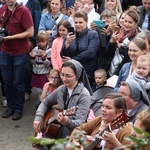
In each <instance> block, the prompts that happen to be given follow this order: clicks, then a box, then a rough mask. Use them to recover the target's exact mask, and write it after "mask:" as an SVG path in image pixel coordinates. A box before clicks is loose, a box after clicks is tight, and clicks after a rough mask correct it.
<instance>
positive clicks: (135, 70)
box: [0, 0, 150, 149]
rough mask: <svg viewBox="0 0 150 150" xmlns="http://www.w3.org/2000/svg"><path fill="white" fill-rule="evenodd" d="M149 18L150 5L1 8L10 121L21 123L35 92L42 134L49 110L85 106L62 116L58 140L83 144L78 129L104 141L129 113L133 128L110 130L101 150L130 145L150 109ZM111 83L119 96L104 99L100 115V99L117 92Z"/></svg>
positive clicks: (4, 4) (0, 50)
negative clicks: (96, 98)
mask: <svg viewBox="0 0 150 150" xmlns="http://www.w3.org/2000/svg"><path fill="white" fill-rule="evenodd" d="M149 15H150V0H139V3H135V2H134V1H130V2H127V1H125V0H101V1H97V0H74V1H73V0H72V1H71V0H69V1H67V0H34V1H33V0H28V1H27V3H26V4H25V6H24V5H22V4H19V3H17V1H16V0H3V1H1V6H0V27H1V28H0V44H1V45H0V80H1V89H2V105H3V107H7V110H6V111H5V112H4V113H3V114H2V117H3V118H9V117H12V120H19V119H21V117H22V115H23V108H24V102H25V101H26V100H29V99H30V94H32V87H34V88H36V92H37V95H38V100H37V103H36V104H35V111H36V113H35V119H34V122H33V127H34V130H35V132H36V133H38V132H40V128H41V126H42V122H43V117H44V115H45V114H46V113H47V111H48V110H49V108H52V107H53V106H54V105H57V107H58V108H59V109H61V110H67V109H69V108H72V107H74V106H77V107H78V109H77V110H76V115H75V116H67V115H63V113H62V112H59V113H58V114H56V120H57V122H58V123H59V124H61V125H62V126H61V128H60V129H59V132H58V135H57V137H56V138H62V137H66V136H70V135H71V137H70V141H72V142H73V143H74V144H77V145H78V144H79V143H78V142H77V141H76V139H74V136H73V135H74V133H75V132H76V131H77V130H84V131H86V133H87V135H90V136H93V135H96V134H99V133H100V132H101V131H103V130H104V129H105V128H106V127H107V126H108V124H110V123H111V122H113V120H115V118H117V117H118V116H119V115H121V114H123V113H126V114H127V115H128V117H129V121H128V123H127V124H129V125H126V126H125V127H124V128H123V129H120V128H117V129H114V130H113V131H109V132H108V131H105V132H104V133H103V135H102V137H103V140H102V141H101V143H99V144H98V145H97V147H98V148H101V149H114V148H117V147H119V146H121V145H126V144H130V143H129V141H126V140H125V139H124V137H127V136H129V135H131V133H132V131H133V127H132V125H133V124H134V123H135V122H137V121H136V118H137V120H140V115H139V114H140V113H141V112H144V111H146V110H147V109H148V107H149V106H150V31H149V29H150V20H149ZM114 76H116V77H117V80H116V81H115V80H111V79H113V77H114ZM107 80H109V81H111V82H113V84H114V85H115V86H112V87H111V88H112V89H113V91H114V92H113V93H112V92H111V93H109V92H108V94H107V95H103V97H102V95H100V97H101V98H103V99H100V100H101V103H100V104H99V108H98V111H99V115H98V116H97V115H96V112H94V110H92V107H91V103H92V104H93V102H94V96H93V95H94V92H96V91H97V90H98V89H100V88H103V87H106V86H109V84H107ZM91 115H92V117H90V116H91ZM138 115H139V116H138ZM137 116H138V117H137ZM89 118H90V119H89ZM149 119H150V118H149ZM131 124H132V125H131ZM136 124H137V123H136ZM148 132H149V130H148ZM81 149H83V147H82V146H81Z"/></svg>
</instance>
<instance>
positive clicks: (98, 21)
mask: <svg viewBox="0 0 150 150" xmlns="http://www.w3.org/2000/svg"><path fill="white" fill-rule="evenodd" d="M93 23H95V24H96V25H97V27H100V28H105V26H106V23H105V20H93Z"/></svg>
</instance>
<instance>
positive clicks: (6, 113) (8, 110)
mask: <svg viewBox="0 0 150 150" xmlns="http://www.w3.org/2000/svg"><path fill="white" fill-rule="evenodd" d="M14 112H15V111H14V110H11V109H7V110H6V111H5V112H4V113H3V114H2V117H3V118H9V117H11V116H12V115H13V114H14Z"/></svg>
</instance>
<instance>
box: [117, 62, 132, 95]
mask: <svg viewBox="0 0 150 150" xmlns="http://www.w3.org/2000/svg"><path fill="white" fill-rule="evenodd" d="M130 67H131V62H129V63H125V64H124V65H123V66H122V68H121V70H120V72H119V76H118V81H117V83H116V86H115V88H114V92H118V89H119V87H120V83H121V82H122V81H126V79H127V77H128V76H129V72H130Z"/></svg>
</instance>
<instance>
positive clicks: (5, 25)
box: [3, 3, 21, 28]
mask: <svg viewBox="0 0 150 150" xmlns="http://www.w3.org/2000/svg"><path fill="white" fill-rule="evenodd" d="M19 6H21V4H18V3H16V4H15V7H14V9H13V11H12V12H11V13H10V15H9V17H8V18H7V20H6V21H5V23H4V25H3V28H6V27H7V25H8V23H9V22H10V20H11V18H12V16H13V14H14V12H15V10H16V9H17V8H18V7H19ZM5 13H6V11H5V12H4V15H5Z"/></svg>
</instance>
